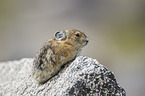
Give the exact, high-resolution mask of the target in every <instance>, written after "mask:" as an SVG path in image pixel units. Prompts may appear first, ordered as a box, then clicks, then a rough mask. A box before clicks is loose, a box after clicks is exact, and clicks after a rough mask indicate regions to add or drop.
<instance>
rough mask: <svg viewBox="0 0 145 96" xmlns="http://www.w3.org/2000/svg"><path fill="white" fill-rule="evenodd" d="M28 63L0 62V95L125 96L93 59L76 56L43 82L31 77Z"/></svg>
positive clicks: (24, 61) (109, 73) (103, 68)
mask: <svg viewBox="0 0 145 96" xmlns="http://www.w3.org/2000/svg"><path fill="white" fill-rule="evenodd" d="M32 64H33V59H31V58H24V59H21V60H18V61H9V62H3V63H0V77H1V78H0V96H9V95H12V96H16V95H17V96H25V95H32V96H33V95H38V96H40V95H41V96H68V95H69V96H81V95H82V96H88V95H91V96H92V95H93V96H112V95H113V96H116V95H117V96H126V92H125V90H124V89H123V88H122V87H120V86H119V85H118V83H117V81H116V78H115V76H114V74H113V73H112V72H111V71H109V70H108V69H107V68H106V67H105V66H103V65H101V64H100V63H99V62H98V61H97V60H96V59H92V58H89V57H86V56H79V57H77V58H76V59H75V60H74V61H73V62H72V63H70V64H68V65H65V66H63V68H62V70H60V72H59V73H58V74H57V75H55V76H54V77H53V78H51V79H50V80H49V81H47V82H46V83H45V84H39V83H37V81H35V80H34V79H33V77H32V75H31V67H32Z"/></svg>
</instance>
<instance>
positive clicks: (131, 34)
mask: <svg viewBox="0 0 145 96" xmlns="http://www.w3.org/2000/svg"><path fill="white" fill-rule="evenodd" d="M144 10H145V1H144V0H61V1H60V0H0V62H5V61H9V60H17V59H21V58H25V57H26V58H28V57H31V58H32V57H34V56H35V54H36V53H37V51H38V50H39V49H40V48H41V46H42V45H43V44H44V42H45V41H46V40H48V39H50V38H52V37H53V34H54V32H55V31H57V30H63V29H67V28H76V29H79V30H81V31H83V32H85V33H86V34H87V35H88V37H89V41H90V42H89V44H88V45H87V46H86V47H85V48H84V49H83V51H82V53H81V54H82V55H86V56H89V57H91V58H95V59H97V60H98V61H99V62H100V63H101V64H103V65H105V66H106V67H108V68H109V70H111V71H113V72H114V74H115V76H116V77H117V80H118V82H119V84H120V85H121V86H122V87H124V88H125V90H126V92H127V96H144V94H145V74H144V73H145V11H144Z"/></svg>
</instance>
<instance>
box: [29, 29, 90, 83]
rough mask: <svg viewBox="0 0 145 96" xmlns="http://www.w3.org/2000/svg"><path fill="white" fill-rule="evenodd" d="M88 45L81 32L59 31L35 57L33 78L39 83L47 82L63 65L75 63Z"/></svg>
mask: <svg viewBox="0 0 145 96" xmlns="http://www.w3.org/2000/svg"><path fill="white" fill-rule="evenodd" d="M87 43H88V38H87V36H86V35H85V34H84V33H83V32H81V31H79V30H76V29H67V30H63V31H57V32H56V33H55V35H54V38H53V39H51V40H48V41H47V42H46V43H45V44H44V45H43V46H42V48H41V49H40V51H39V52H38V54H37V55H36V56H35V58H34V62H33V67H32V75H33V77H34V78H35V79H36V80H37V81H38V82H39V83H44V82H46V81H47V80H49V79H50V78H51V77H53V76H54V75H55V74H56V73H57V72H58V71H59V70H60V69H61V66H62V65H64V64H67V63H68V62H70V61H73V60H74V59H75V58H76V57H77V56H78V55H79V53H80V51H81V49H82V48H83V47H84V46H85V45H87Z"/></svg>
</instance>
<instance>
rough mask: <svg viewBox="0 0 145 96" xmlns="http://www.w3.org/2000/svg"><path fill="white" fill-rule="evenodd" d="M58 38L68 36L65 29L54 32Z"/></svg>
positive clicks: (61, 38)
mask: <svg viewBox="0 0 145 96" xmlns="http://www.w3.org/2000/svg"><path fill="white" fill-rule="evenodd" d="M54 37H55V39H56V40H63V39H65V38H66V33H65V32H64V31H57V32H55V34H54Z"/></svg>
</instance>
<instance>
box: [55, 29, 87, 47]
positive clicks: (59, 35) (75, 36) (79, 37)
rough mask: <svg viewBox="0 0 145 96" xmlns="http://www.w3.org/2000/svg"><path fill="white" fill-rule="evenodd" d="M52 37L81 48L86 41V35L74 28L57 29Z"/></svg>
mask: <svg viewBox="0 0 145 96" xmlns="http://www.w3.org/2000/svg"><path fill="white" fill-rule="evenodd" d="M54 37H55V39H56V40H57V41H59V42H62V43H65V44H69V45H73V46H75V47H76V48H82V47H84V46H85V45H87V43H88V38H87V36H86V35H85V34H84V33H83V32H81V31H79V30H76V29H67V30H63V31H57V32H56V33H55V36H54Z"/></svg>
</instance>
